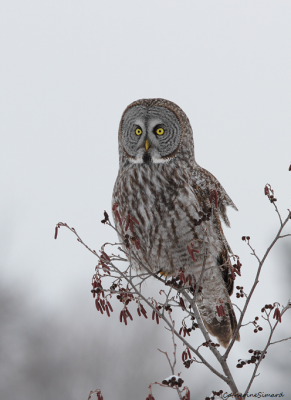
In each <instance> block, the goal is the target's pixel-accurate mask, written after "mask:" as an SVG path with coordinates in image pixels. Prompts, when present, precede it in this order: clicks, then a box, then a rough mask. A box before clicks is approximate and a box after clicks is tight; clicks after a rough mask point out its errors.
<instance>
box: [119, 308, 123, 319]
mask: <svg viewBox="0 0 291 400" xmlns="http://www.w3.org/2000/svg"><path fill="white" fill-rule="evenodd" d="M122 318H123V310H122V311H120V314H119V321H120V322H122Z"/></svg>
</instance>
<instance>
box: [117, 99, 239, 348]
mask: <svg viewBox="0 0 291 400" xmlns="http://www.w3.org/2000/svg"><path fill="white" fill-rule="evenodd" d="M213 193H214V194H215V196H214V197H217V198H216V199H214V200H212V201H211V197H213ZM112 201H113V203H117V204H118V206H119V212H120V213H121V214H122V215H124V216H126V215H128V214H130V215H131V216H132V217H134V218H135V219H136V220H137V221H138V222H139V225H137V224H135V225H134V235H135V236H136V237H137V238H138V239H139V241H140V249H139V250H138V251H137V250H136V252H137V255H138V257H139V258H140V259H141V261H142V262H143V263H144V264H145V265H147V266H148V267H149V268H150V269H151V270H152V271H154V272H156V271H159V270H162V271H163V272H167V273H168V274H177V272H178V270H179V269H182V270H183V271H184V273H185V274H189V275H191V276H193V277H195V279H196V280H198V279H199V276H200V273H201V269H202V265H203V253H204V251H205V246H207V259H206V264H205V272H204V274H203V278H202V284H201V286H202V287H203V290H202V292H201V293H199V294H198V296H197V299H196V301H197V305H198V308H199V311H200V314H201V316H202V319H203V322H204V324H205V326H206V328H207V330H208V331H209V333H210V334H212V335H214V336H216V337H217V338H218V341H219V343H220V344H222V345H223V346H224V347H226V346H227V345H228V343H229V341H230V339H231V338H232V335H233V331H234V329H235V328H236V325H237V322H236V317H235V314H234V311H233V308H232V305H231V302H230V298H229V295H230V294H231V293H232V290H233V280H232V278H231V275H230V274H229V268H230V266H229V263H230V260H229V255H228V254H229V252H231V249H230V247H229V245H228V243H227V241H226V239H225V237H224V234H223V230H222V227H221V223H220V217H221V218H222V219H223V221H224V222H225V223H226V225H228V226H229V221H228V218H227V215H226V206H232V207H233V208H235V209H236V207H235V205H234V203H233V202H232V200H231V199H230V197H229V196H228V195H227V193H226V192H225V190H224V188H223V187H222V186H221V184H220V183H219V182H218V181H217V179H216V178H215V177H214V176H213V175H212V174H210V173H209V172H208V171H206V170H205V169H203V168H201V167H200V166H199V165H198V164H197V163H196V161H195V158H194V142H193V133H192V128H191V125H190V122H189V120H188V118H187V116H186V114H185V113H184V112H183V111H182V110H181V109H180V108H179V107H178V106H177V105H176V104H174V103H172V102H170V101H168V100H164V99H143V100H138V101H136V102H134V103H132V104H130V105H129V106H128V107H127V109H126V110H125V111H124V113H123V115H122V118H121V122H120V127H119V173H118V176H117V179H116V182H115V186H114V191H113V199H112ZM215 202H216V203H217V204H216V205H215V204H214V203H215ZM202 216H204V217H202ZM114 217H115V215H114ZM115 223H116V224H117V221H115ZM117 226H118V225H117ZM191 243H192V246H194V248H195V250H197V251H198V253H196V252H195V260H196V261H193V259H192V258H191V256H190V255H189V252H188V251H187V246H189V245H190V244H191ZM221 266H223V267H222V268H221ZM136 267H138V266H137V265H136ZM219 304H223V307H224V310H225V314H226V315H225V316H218V314H217V309H216V306H217V305H219Z"/></svg>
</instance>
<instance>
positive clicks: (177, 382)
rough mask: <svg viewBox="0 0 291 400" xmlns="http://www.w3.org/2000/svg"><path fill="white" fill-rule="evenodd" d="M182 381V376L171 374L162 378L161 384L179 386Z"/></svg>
mask: <svg viewBox="0 0 291 400" xmlns="http://www.w3.org/2000/svg"><path fill="white" fill-rule="evenodd" d="M183 382H184V381H183V379H182V378H179V377H178V376H176V375H172V376H170V377H169V378H167V379H164V380H163V381H162V384H163V385H167V386H170V387H173V386H178V387H181V386H182V385H183Z"/></svg>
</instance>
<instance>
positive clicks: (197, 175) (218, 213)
mask: <svg viewBox="0 0 291 400" xmlns="http://www.w3.org/2000/svg"><path fill="white" fill-rule="evenodd" d="M192 179H193V185H195V186H196V188H197V187H198V188H199V192H200V195H201V197H202V198H203V203H204V204H205V207H206V208H207V207H210V206H211V204H210V196H211V192H213V190H216V192H217V197H218V199H217V200H218V207H217V208H216V209H214V218H215V219H216V224H215V225H216V227H217V230H218V232H219V236H220V238H221V241H222V242H223V244H224V248H223V249H222V251H221V254H220V255H219V256H218V260H217V261H218V264H219V265H223V266H224V267H223V268H222V277H223V280H224V282H225V285H226V288H227V291H228V293H229V295H230V296H231V294H232V292H233V286H234V280H233V277H232V276H233V275H232V274H231V271H230V266H228V265H229V263H230V260H229V255H228V253H232V250H231V248H230V246H229V244H228V242H227V240H226V238H225V236H224V232H223V229H222V226H221V221H220V217H221V218H222V220H223V221H224V222H225V224H226V225H227V226H230V223H229V220H228V218H227V214H226V207H227V206H231V207H233V208H234V209H235V210H237V207H236V206H235V204H234V203H233V201H232V200H231V198H230V197H229V196H228V194H227V193H226V191H225V189H224V188H223V186H222V185H221V183H220V182H219V181H218V180H217V179H216V178H215V176H213V175H212V174H211V173H210V172H209V171H207V170H206V169H204V168H202V167H200V166H199V165H197V164H196V167H195V169H194V171H193V174H192Z"/></svg>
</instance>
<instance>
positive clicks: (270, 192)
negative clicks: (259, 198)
mask: <svg viewBox="0 0 291 400" xmlns="http://www.w3.org/2000/svg"><path fill="white" fill-rule="evenodd" d="M264 192H265V196H268V199H269V200H270V202H271V203H274V201H277V199H275V196H274V190H272V188H271V185H270V184H269V183H267V184H266V186H265V189H264Z"/></svg>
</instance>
